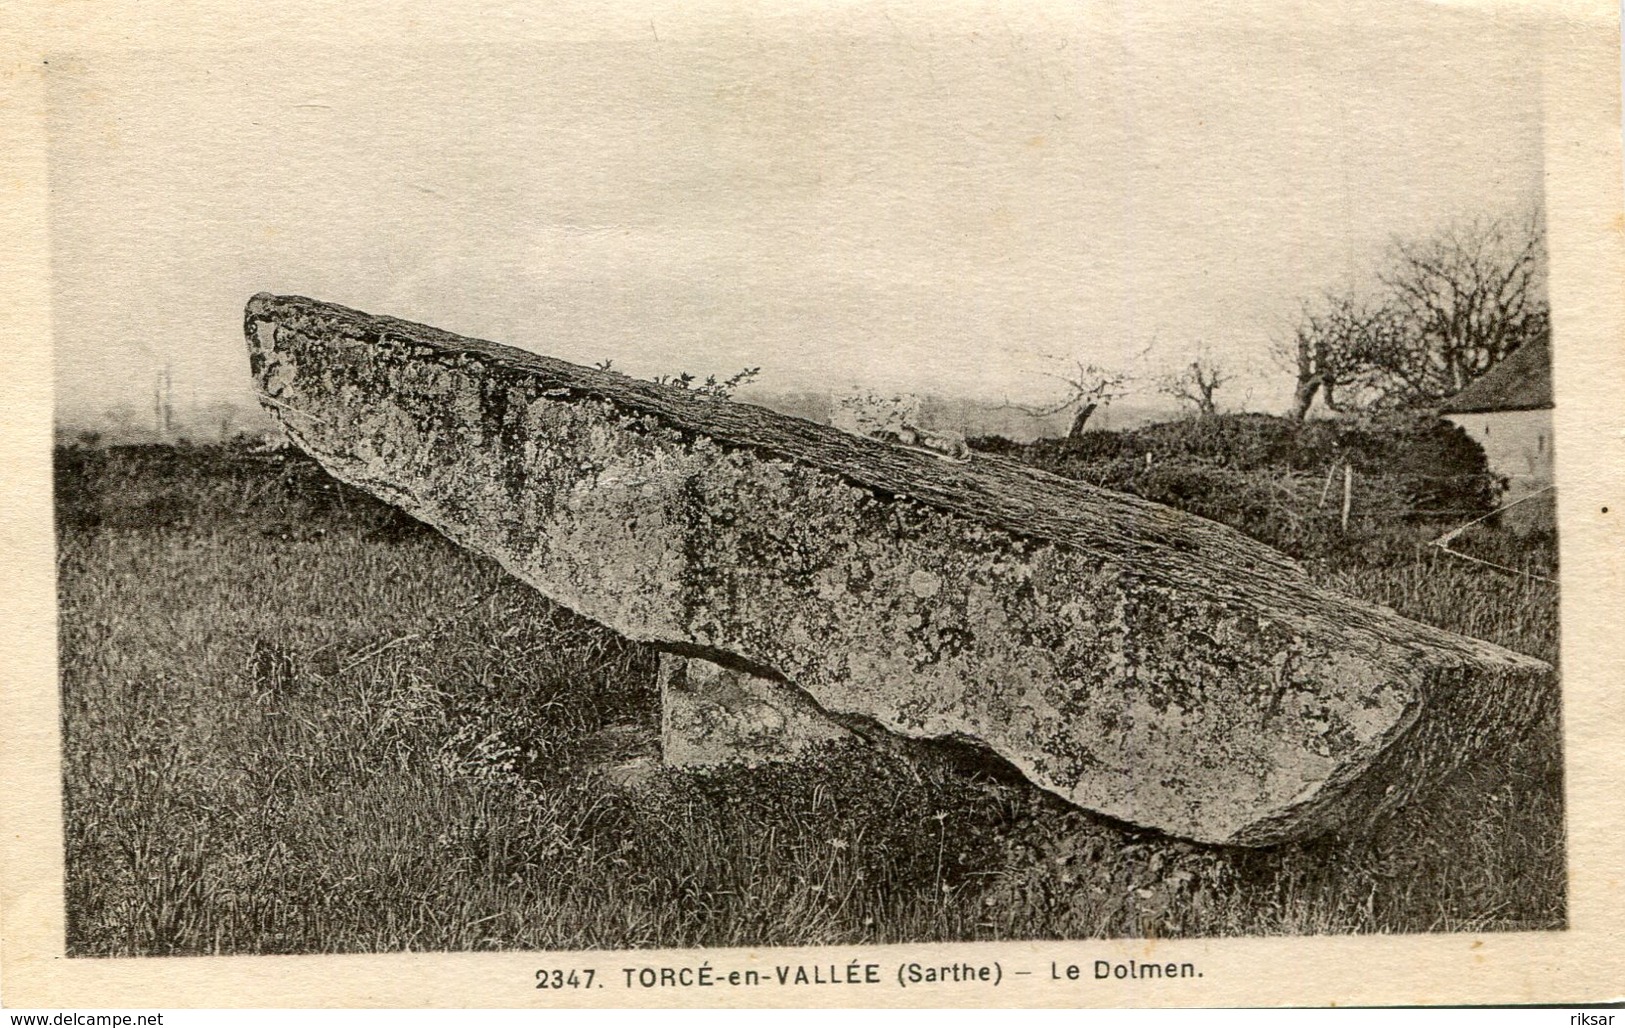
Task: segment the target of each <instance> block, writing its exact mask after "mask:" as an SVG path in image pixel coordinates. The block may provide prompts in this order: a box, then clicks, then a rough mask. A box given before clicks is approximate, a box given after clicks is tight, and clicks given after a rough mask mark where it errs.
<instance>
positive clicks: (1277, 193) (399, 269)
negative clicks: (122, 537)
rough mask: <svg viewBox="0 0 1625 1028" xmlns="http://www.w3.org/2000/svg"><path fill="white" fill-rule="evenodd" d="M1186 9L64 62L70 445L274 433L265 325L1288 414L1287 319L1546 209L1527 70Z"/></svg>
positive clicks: (64, 386)
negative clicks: (1160, 391)
mask: <svg viewBox="0 0 1625 1028" xmlns="http://www.w3.org/2000/svg"><path fill="white" fill-rule="evenodd" d="M719 9H720V8H719ZM1196 10H1198V9H1196V8H1191V7H1189V6H1188V5H1185V4H1178V5H1158V4H1152V3H1146V2H1139V3H1125V4H1090V5H1079V6H1078V7H1077V8H1076V9H1067V8H1062V7H1059V6H1050V5H1034V4H1029V5H1025V6H1023V5H1016V4H1004V5H998V6H992V7H988V8H986V9H982V10H977V9H975V8H972V7H970V6H967V5H964V4H959V5H955V6H953V7H951V8H950V7H948V6H936V7H933V6H932V5H927V4H920V3H912V4H891V5H887V4H880V3H873V4H870V3H860V4H852V5H843V6H836V5H833V4H830V5H816V4H815V5H811V6H803V7H801V8H799V9H797V10H796V11H795V12H794V14H793V15H792V14H782V13H781V14H779V15H777V16H768V15H765V14H762V13H760V12H757V11H755V10H754V9H749V8H746V7H742V6H741V7H739V8H737V11H738V12H739V13H734V14H730V15H727V16H720V15H714V16H710V17H708V18H706V19H694V18H690V19H687V20H686V21H677V20H674V19H663V18H662V17H660V16H658V15H657V16H654V17H651V18H649V19H648V25H647V28H646V30H645V29H644V27H643V26H642V25H641V24H638V25H635V26H633V27H632V28H633V29H635V31H632V30H629V28H628V24H629V22H628V20H627V19H626V18H624V17H622V18H621V19H620V20H619V21H617V22H616V23H615V27H614V31H613V32H610V31H608V30H606V32H605V35H606V36H611V37H613V38H605V39H602V40H593V39H590V38H584V37H586V36H590V35H592V32H591V31H583V29H582V26H581V25H580V24H577V25H574V26H572V31H571V32H569V33H559V32H549V31H547V30H546V27H545V26H543V27H537V26H529V25H525V26H521V27H519V28H516V27H515V24H514V23H513V22H504V23H501V24H496V25H493V26H491V27H490V31H487V32H484V33H483V35H484V36H485V37H486V38H483V39H480V40H479V41H478V45H469V44H470V42H471V40H470V39H468V38H464V39H461V40H435V39H429V38H424V37H423V36H420V37H419V38H417V39H415V40H412V41H411V42H412V45H411V46H406V45H402V44H398V43H394V42H388V41H385V42H383V43H380V41H379V40H378V39H376V38H374V39H371V40H368V41H367V45H364V46H363V45H352V46H344V47H337V48H333V47H313V48H310V49H300V48H298V47H294V46H284V47H263V46H262V47H251V46H248V45H242V46H235V47H232V48H229V49H225V48H216V47H213V46H208V47H204V48H202V49H201V50H190V51H187V52H177V53H150V52H149V53H141V54H135V55H131V54H113V53H96V52H84V53H63V54H57V55H53V56H52V60H51V66H50V67H51V71H50V78H51V83H52V87H51V123H50V131H51V134H52V145H53V150H52V167H51V174H52V181H51V188H52V200H53V208H52V215H53V221H52V243H53V247H54V262H55V263H54V267H55V276H56V278H55V281H56V307H55V319H56V320H55V326H56V343H57V368H58V402H59V406H60V407H61V408H62V409H63V411H64V413H65V414H67V413H71V414H78V413H82V412H88V411H99V410H103V409H106V408H108V407H110V406H113V405H116V404H119V403H126V404H129V405H130V406H132V407H134V408H136V409H138V410H145V409H148V408H149V406H150V396H151V389H152V377H153V374H154V373H155V371H156V370H157V369H158V368H161V367H162V366H164V365H166V364H167V365H170V366H171V367H172V369H173V371H172V373H173V378H174V393H175V399H176V402H177V404H178V405H181V406H185V405H188V404H190V403H192V402H194V399H195V400H196V401H198V402H203V401H207V400H212V399H217V398H223V399H231V400H238V401H241V402H245V403H246V402H251V395H252V394H251V392H250V390H249V386H248V378H247V361H246V357H245V353H244V347H243V342H242V338H241V311H242V306H243V303H244V302H245V301H246V300H247V298H248V297H249V296H250V295H251V294H253V293H255V292H257V291H260V290H270V291H274V292H288V293H302V294H305V295H309V296H314V297H317V298H321V299H327V300H333V301H336V302H339V303H343V304H346V305H349V306H353V307H359V308H361V309H363V310H369V311H373V312H376V313H388V314H394V315H398V316H401V317H406V318H411V319H414V320H419V321H425V322H428V323H431V324H434V325H437V326H439V327H442V328H445V329H449V330H451V331H455V332H459V333H462V334H465V335H475V336H481V337H485V338H490V339H496V340H499V341H502V342H508V343H512V344H514V345H518V346H523V347H526V348H529V349H534V350H537V351H540V352H544V353H548V354H552V355H554V356H558V357H561V358H564V359H566V360H573V361H578V362H583V363H587V362H593V361H598V360H603V359H606V358H612V359H614V361H615V363H616V366H617V367H618V368H620V369H622V370H625V371H627V372H629V373H632V374H637V375H653V374H655V373H658V372H664V371H675V370H680V369H687V370H692V371H696V372H700V373H702V374H703V373H706V372H728V371H731V370H734V369H736V368H738V367H740V366H743V365H747V364H748V365H760V366H761V367H762V369H763V370H762V376H761V384H762V386H763V387H764V388H768V389H776V390H793V389H824V388H834V389H848V388H853V387H868V388H880V389H912V390H916V391H929V392H939V393H948V394H960V395H971V396H979V397H987V398H998V397H1000V396H1004V395H1009V396H1013V397H1017V398H1023V399H1033V398H1037V397H1039V396H1041V395H1043V393H1044V390H1045V387H1046V380H1045V379H1043V378H1042V377H1041V372H1043V371H1044V370H1046V369H1048V368H1050V367H1052V366H1051V365H1049V364H1047V363H1046V357H1045V355H1057V356H1061V357H1070V356H1075V357H1077V358H1079V359H1082V360H1086V361H1093V362H1098V363H1105V364H1111V363H1116V362H1119V361H1121V360H1123V359H1124V358H1125V357H1126V356H1127V355H1129V354H1132V353H1134V352H1137V351H1138V350H1140V349H1141V348H1143V347H1144V346H1145V345H1146V344H1147V343H1149V342H1150V341H1151V340H1152V339H1153V338H1155V339H1157V340H1159V346H1160V347H1161V348H1162V352H1163V353H1164V354H1165V355H1166V356H1167V358H1168V359H1172V358H1173V357H1176V356H1177V355H1178V354H1179V353H1181V352H1184V351H1186V350H1188V349H1190V348H1192V347H1194V346H1196V345H1198V344H1201V345H1205V346H1206V347H1208V348H1209V349H1210V350H1211V351H1213V352H1214V353H1217V354H1219V355H1221V356H1222V357H1223V358H1224V359H1226V360H1227V361H1229V362H1230V363H1231V364H1232V365H1234V366H1236V367H1238V368H1242V367H1248V368H1254V369H1258V370H1259V371H1260V376H1259V377H1258V378H1257V380H1256V381H1254V382H1251V383H1248V384H1247V385H1245V386H1238V387H1236V390H1235V392H1234V393H1233V395H1232V397H1231V399H1232V401H1233V402H1238V401H1240V400H1241V399H1242V392H1243V390H1245V389H1247V388H1250V389H1251V390H1252V396H1253V405H1255V406H1265V407H1268V406H1271V405H1279V404H1281V403H1282V402H1284V398H1285V396H1286V395H1287V394H1288V393H1289V392H1290V381H1289V378H1288V376H1287V375H1286V374H1285V373H1284V372H1280V371H1277V370H1275V369H1273V368H1272V367H1271V365H1270V363H1269V358H1268V352H1269V342H1270V338H1271V336H1272V334H1275V333H1278V332H1279V331H1280V330H1281V328H1282V327H1283V326H1284V325H1285V324H1286V323H1287V319H1288V318H1290V316H1291V314H1292V312H1293V311H1294V310H1295V308H1296V305H1297V303H1298V300H1299V298H1301V297H1304V296H1307V295H1310V294H1313V293H1315V292H1317V291H1318V290H1320V289H1323V288H1325V287H1328V286H1337V285H1339V284H1343V283H1346V282H1349V281H1351V280H1353V279H1355V278H1357V277H1358V276H1359V275H1361V274H1362V273H1364V272H1365V271H1366V270H1367V269H1369V268H1370V266H1371V264H1372V261H1373V260H1374V258H1375V256H1376V255H1377V253H1378V252H1379V250H1380V248H1381V246H1382V245H1383V243H1384V241H1385V240H1387V239H1388V238H1389V237H1391V236H1392V235H1395V234H1401V235H1416V234H1420V233H1426V232H1427V231H1429V230H1430V229H1431V228H1434V227H1436V226H1438V225H1440V224H1442V223H1443V222H1445V221H1447V220H1449V219H1450V218H1453V217H1460V216H1464V215H1471V214H1475V213H1501V212H1505V211H1512V210H1520V209H1524V208H1527V207H1528V206H1529V204H1530V203H1531V202H1532V201H1533V200H1534V199H1535V198H1537V197H1538V195H1539V190H1540V181H1541V145H1540V123H1541V113H1540V108H1539V102H1540V83H1539V81H1538V66H1539V55H1538V52H1537V50H1536V43H1535V39H1534V36H1533V33H1532V32H1531V30H1530V28H1529V26H1527V25H1521V24H1518V23H1516V22H1512V21H1507V20H1504V19H1498V18H1495V17H1491V16H1489V15H1487V14H1485V13H1484V12H1483V11H1482V10H1467V9H1461V8H1456V7H1450V6H1441V5H1436V4H1424V3H1419V2H1403V3H1386V2H1384V3H1344V4H1332V3H1314V4H1304V5H1303V6H1302V7H1301V8H1299V7H1292V8H1282V7H1279V6H1276V7H1274V8H1272V10H1274V13H1273V14H1272V15H1269V16H1265V15H1263V14H1259V13H1257V11H1258V9H1257V8H1253V7H1249V8H1248V9H1247V11H1240V10H1236V9H1232V8H1231V7H1230V5H1223V6H1215V7H1210V8H1206V9H1201V14H1200V15H1199V16H1198V15H1196V14H1195V11H1196ZM747 11H751V12H752V13H745V12H747ZM950 11H951V12H952V16H949V12H950ZM1286 11H1290V12H1291V13H1290V14H1285V13H1283V12H1286ZM640 20H641V19H640ZM469 31H471V32H476V33H478V32H479V31H480V29H479V26H478V25H471V26H470V27H469ZM565 36H569V37H570V38H569V39H567V40H566V39H565ZM430 44H434V45H430Z"/></svg>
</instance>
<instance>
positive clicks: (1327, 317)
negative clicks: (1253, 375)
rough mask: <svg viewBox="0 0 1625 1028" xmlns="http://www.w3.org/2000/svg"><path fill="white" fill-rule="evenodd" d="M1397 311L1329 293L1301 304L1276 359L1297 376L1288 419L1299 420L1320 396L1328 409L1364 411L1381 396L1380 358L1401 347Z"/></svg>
mask: <svg viewBox="0 0 1625 1028" xmlns="http://www.w3.org/2000/svg"><path fill="white" fill-rule="evenodd" d="M1402 332H1403V329H1402V326H1401V323H1400V319H1399V318H1398V316H1397V315H1396V313H1395V311H1394V310H1393V309H1392V308H1390V307H1388V306H1385V305H1383V304H1381V303H1380V302H1377V301H1375V300H1372V299H1370V298H1367V297H1362V296H1359V295H1356V294H1354V293H1344V294H1338V293H1327V294H1326V295H1325V296H1323V297H1321V299H1320V300H1319V301H1318V302H1316V303H1313V304H1310V303H1306V304H1304V305H1303V309H1302V312H1301V313H1300V315H1299V318H1298V323H1297V325H1296V326H1295V327H1294V328H1293V332H1292V336H1291V338H1290V339H1289V340H1287V341H1286V342H1284V343H1277V345H1276V357H1277V360H1279V361H1280V362H1281V363H1283V364H1286V365H1287V366H1288V367H1290V368H1291V369H1292V370H1293V371H1294V372H1295V373H1296V374H1297V384H1296V386H1294V388H1293V391H1292V409H1291V410H1290V411H1289V412H1288V417H1290V418H1292V419H1293V420H1294V421H1302V420H1303V419H1304V418H1305V417H1306V416H1307V415H1308V413H1309V409H1310V407H1311V406H1313V405H1314V402H1315V396H1316V394H1317V393H1318V394H1319V395H1320V397H1321V400H1322V402H1323V403H1325V405H1326V407H1327V408H1328V409H1330V410H1337V411H1341V410H1350V409H1355V408H1358V407H1361V406H1365V405H1367V404H1369V403H1371V402H1372V401H1373V399H1374V398H1375V397H1378V396H1380V395H1381V393H1382V392H1383V387H1382V382H1381V379H1382V373H1381V371H1380V369H1381V368H1383V367H1384V366H1385V364H1386V363H1387V360H1386V358H1385V357H1384V355H1386V354H1391V353H1393V352H1395V351H1396V350H1397V349H1398V348H1399V347H1400V346H1401V345H1402V344H1401V340H1400V337H1401V335H1402Z"/></svg>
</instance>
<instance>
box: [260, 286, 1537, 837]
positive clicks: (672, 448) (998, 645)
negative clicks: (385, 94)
mask: <svg viewBox="0 0 1625 1028" xmlns="http://www.w3.org/2000/svg"><path fill="white" fill-rule="evenodd" d="M244 329H245V333H246V335H247V340H248V347H249V353H250V358H251V366H252V370H253V374H254V378H255V382H256V384H257V387H258V390H259V392H260V395H261V397H262V400H263V402H264V404H265V406H266V407H267V408H268V409H269V410H270V411H271V413H273V414H274V415H275V416H276V417H277V418H278V419H279V420H280V422H281V424H282V426H283V428H284V429H285V430H286V432H287V436H288V438H289V439H290V440H291V441H292V442H293V443H294V444H296V445H297V446H298V447H300V448H301V449H303V450H304V451H306V452H307V453H309V454H310V455H311V456H313V457H314V458H315V459H316V460H317V461H319V462H320V463H321V464H322V465H323V466H324V467H325V468H326V469H327V470H328V471H329V472H331V473H332V474H333V475H334V476H335V477H337V478H339V479H341V480H343V481H345V482H348V483H350V484H352V485H354V486H358V487H360V488H361V489H364V490H367V491H369V492H371V493H373V494H375V495H377V496H379V497H381V498H383V499H384V500H386V501H388V502H390V503H393V504H397V505H399V506H400V507H402V508H404V509H405V510H406V511H407V512H409V513H410V514H412V515H413V516H414V517H416V518H418V519H420V520H422V521H424V522H427V523H428V524H430V525H432V526H434V527H435V528H437V529H438V530H439V531H441V532H443V533H444V534H445V535H446V536H448V537H450V538H451V539H452V540H454V541H455V542H457V543H459V544H461V545H463V546H465V547H468V548H469V549H471V550H474V551H477V552H479V553H481V554H485V555H487V556H489V557H491V558H494V559H495V560H496V561H498V562H499V563H500V564H501V565H502V566H503V567H504V568H506V569H507V570H508V571H509V572H511V573H512V574H513V575H515V576H516V577H518V578H519V579H521V580H523V581H525V582H527V583H529V584H530V585H531V586H534V587H535V588H536V589H538V590H540V591H541V592H542V593H543V594H545V595H546V596H548V597H549V598H550V599H552V600H554V601H556V602H558V603H560V604H563V605H564V606H566V607H569V608H570V609H571V610H574V611H576V612H578V613H580V614H583V615H585V616H587V617H589V618H592V619H594V620H596V621H598V622H600V623H602V624H604V625H607V626H609V627H611V628H613V629H614V630H616V631H618V632H620V633H621V634H623V635H624V636H626V637H628V638H630V639H634V640H639V641H641V642H645V643H648V644H649V645H651V646H654V647H656V648H658V649H659V650H661V651H662V654H663V656H662V659H661V662H660V672H659V675H660V686H661V689H662V692H663V703H664V724H663V730H662V742H663V748H664V758H665V760H667V761H668V762H670V763H673V764H679V765H693V764H701V765H703V764H710V763H716V762H719V761H725V760H736V759H737V760H744V761H747V762H759V761H763V760H771V759H776V758H780V757H789V756H794V755H796V754H798V753H801V752H804V751H806V750H807V749H808V748H809V747H814V746H817V745H819V744H821V743H824V742H828V741H831V740H836V739H842V738H846V737H848V736H849V735H851V734H852V733H853V732H854V730H855V729H856V730H859V732H860V734H862V733H863V732H868V733H871V735H879V736H881V737H889V735H895V736H901V737H905V738H912V739H933V740H941V739H947V740H957V741H959V742H962V743H966V744H970V745H972V746H975V747H977V748H980V749H981V750H983V751H985V752H990V753H992V754H994V755H996V756H997V757H999V758H1002V760H1003V761H1005V762H1008V764H1010V765H1013V766H1014V767H1015V768H1016V769H1018V770H1019V771H1020V773H1021V774H1023V775H1024V776H1026V778H1027V779H1029V780H1030V781H1031V782H1033V783H1034V784H1036V785H1037V786H1039V787H1041V788H1043V789H1046V790H1048V791H1049V792H1051V793H1054V794H1056V795H1058V796H1060V797H1063V798H1064V799H1066V800H1068V801H1070V802H1071V803H1073V804H1076V805H1077V806H1079V807H1082V808H1084V809H1086V810H1090V811H1094V812H1097V813H1099V814H1102V815H1106V816H1108V817H1110V818H1114V819H1117V820H1118V821H1122V822H1127V823H1129V824H1132V825H1136V826H1142V827H1145V828H1151V829H1156V830H1159V831H1162V832H1165V833H1168V834H1170V835H1173V836H1178V837H1182V838H1186V839H1191V840H1196V841H1199V842H1206V843H1216V844H1227V845H1242V846H1262V845H1271V844H1275V843H1280V842H1284V841H1289V840H1302V839H1308V838H1310V837H1313V836H1316V835H1319V834H1322V833H1325V832H1328V831H1331V830H1334V829H1343V830H1350V829H1354V828H1358V827H1359V826H1361V825H1363V824H1368V823H1370V819H1372V818H1374V817H1376V816H1378V815H1380V814H1382V813H1384V812H1386V811H1388V810H1390V809H1392V808H1394V807H1397V806H1399V805H1401V804H1405V803H1409V802H1411V801H1413V800H1414V799H1416V798H1418V797H1420V796H1421V795H1422V794H1423V793H1424V792H1425V791H1426V790H1427V789H1429V788H1430V787H1431V786H1433V785H1435V784H1437V783H1438V782H1439V780H1440V779H1441V778H1443V777H1444V776H1446V775H1448V774H1449V773H1451V772H1452V771H1453V770H1454V769H1456V768H1457V767H1458V766H1460V765H1461V763H1462V762H1463V761H1466V760H1470V759H1472V758H1473V757H1474V755H1475V754H1478V753H1480V752H1483V750H1484V749H1485V747H1486V746H1487V745H1488V744H1490V743H1492V742H1494V741H1496V740H1497V739H1498V738H1504V737H1506V736H1509V735H1518V734H1522V733H1525V732H1527V731H1528V730H1529V727H1530V726H1531V725H1532V724H1534V723H1535V721H1536V719H1537V718H1538V717H1540V716H1541V715H1542V711H1543V705H1544V704H1547V703H1550V702H1552V700H1551V698H1550V697H1551V694H1552V689H1551V683H1550V682H1549V681H1548V678H1549V676H1550V674H1551V669H1550V668H1549V667H1548V666H1547V665H1546V664H1544V663H1542V662H1540V661H1538V660H1535V659H1534V658H1531V657H1527V656H1523V655H1521V654H1518V653H1514V652H1512V651H1510V650H1506V649H1503V648H1501V647H1498V646H1494V645H1491V644H1489V643H1486V642H1481V641H1479V640H1475V639H1469V638H1465V637H1463V636H1459V635H1454V634H1452V633H1449V632H1445V631H1441V630H1439V629H1436V628H1431V627H1429V626H1426V625H1422V624H1418V623H1416V622H1414V621H1410V620H1407V619H1405V618H1403V617H1400V616H1399V615H1398V614H1396V613H1394V612H1393V611H1391V610H1389V609H1387V608H1384V607H1379V606H1376V605H1373V604H1370V603H1366V602H1362V601H1359V600H1355V599H1350V598H1348V597H1345V596H1340V595H1337V594H1335V593H1332V592H1329V591H1327V590H1324V589H1322V588H1319V587H1317V586H1316V585H1315V584H1313V583H1312V582H1311V580H1310V579H1309V577H1308V576H1307V575H1306V574H1305V572H1304V571H1303V569H1302V568H1301V567H1300V566H1299V565H1298V564H1296V563H1295V562H1294V561H1292V560H1291V559H1289V558H1287V557H1286V556H1284V555H1283V554H1281V553H1279V552H1277V551H1276V550H1273V549H1271V548H1269V547H1267V546H1264V545H1262V544H1260V543H1258V542H1255V541H1253V540H1251V539H1249V538H1247V537H1246V536H1244V535H1242V534H1240V533H1238V532H1236V531H1233V530H1232V529H1229V528H1227V527H1224V526H1221V525H1218V524H1215V523H1213V522H1211V521H1206V520H1204V519H1201V518H1197V517H1194V516H1191V515H1188V514H1184V513H1181V512H1179V511H1176V510H1173V509H1171V508H1168V507H1164V506H1161V505H1158V504H1155V503H1149V502H1146V501H1143V500H1140V499H1136V498H1134V497H1130V496H1125V495H1121V494H1118V493H1114V492H1110V491H1107V490H1104V489H1098V488H1093V487H1091V486H1089V485H1086V484H1083V483H1081V482H1076V481H1071V480H1067V479H1063V478H1060V477H1057V476H1054V475H1050V474H1046V473H1044V472H1042V471H1038V470H1036V469H1033V468H1030V467H1026V466H1023V465H1020V464H1017V463H1015V462H1011V461H1007V460H1003V459H1000V458H997V457H993V456H988V455H983V454H973V455H971V456H970V457H969V458H968V459H950V458H947V457H944V456H942V455H938V454H933V453H929V452H922V451H921V450H919V449H915V448H911V447H904V446H898V445H892V444H890V443H887V442H884V441H879V440H876V439H871V438H865V437H861V436H856V435H850V434H847V433H845V432H841V431H839V430H836V429H833V428H830V427H827V426H823V425H818V424H814V423H811V422H808V421H804V420H800V419H797V418H792V417H787V416H784V415H780V414H776V413H774V412H771V411H769V410H766V409H763V408H761V407H756V406H752V405H749V404H744V403H734V402H729V401H727V400H722V399H717V398H714V397H710V396H705V395H698V394H696V393H695V392H693V391H691V390H683V389H678V388H673V387H669V386H661V385H656V384H654V383H650V382H641V381H636V380H633V379H631V378H628V377H626V376H623V375H620V374H616V373H613V372H610V371H607V370H597V369H593V368H585V367H579V366H577V365H573V364H568V363H565V362H563V361H558V360H554V359H551V358H548V357H543V356H538V355H536V354H533V353H529V352H525V351H521V350H517V349H513V348H510V347H506V346H501V345H497V344H495V343H489V342H482V341H479V340H474V339H464V338H461V337H459V336H455V335H452V334H450V333H447V332H443V331H440V330H438V329H434V328H429V327H426V326H423V325H417V324H412V323H410V322H406V321H400V320H397V319H394V318H387V317H374V316H370V315H367V314H363V313H360V312H358V311H353V310H349V309H347V308H344V307H339V306H335V305H333V304H327V303H320V302H317V301H314V300H309V299H305V298H302V297H296V296H272V295H269V294H260V295H258V296H255V297H254V298H253V299H252V300H250V301H249V303H248V307H247V311H246V317H245V323H244Z"/></svg>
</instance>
